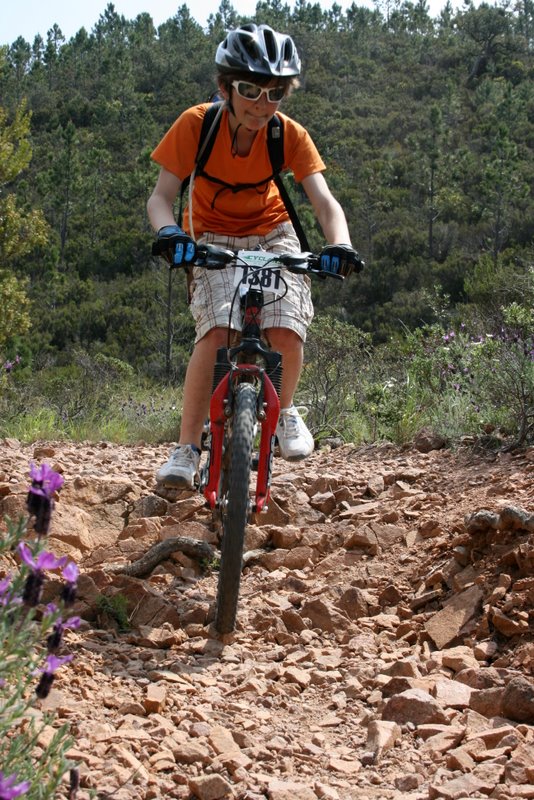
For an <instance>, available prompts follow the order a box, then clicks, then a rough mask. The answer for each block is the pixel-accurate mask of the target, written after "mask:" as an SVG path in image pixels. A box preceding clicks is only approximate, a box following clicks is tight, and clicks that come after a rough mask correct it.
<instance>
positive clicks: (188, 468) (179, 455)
mask: <svg viewBox="0 0 534 800" xmlns="http://www.w3.org/2000/svg"><path fill="white" fill-rule="evenodd" d="M199 463H200V453H199V452H198V451H197V450H196V449H195V448H194V447H192V445H190V444H179V445H178V447H176V449H175V450H173V451H172V452H171V454H170V457H169V460H168V461H167V463H166V464H164V465H163V466H162V467H161V469H159V470H158V471H157V472H156V480H157V482H158V483H162V484H163V485H164V486H167V487H168V488H171V489H172V488H174V487H176V486H183V487H190V488H193V486H194V485H195V478H196V477H197V475H198V466H199Z"/></svg>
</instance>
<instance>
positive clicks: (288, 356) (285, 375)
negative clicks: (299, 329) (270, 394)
mask: <svg viewBox="0 0 534 800" xmlns="http://www.w3.org/2000/svg"><path fill="white" fill-rule="evenodd" d="M266 334H267V338H268V340H269V342H270V344H271V347H272V348H273V350H276V351H277V352H278V353H281V354H282V367H283V369H282V390H281V392H280V406H281V408H289V406H291V405H292V404H293V395H294V394H295V392H296V390H297V385H298V382H299V378H300V373H301V370H302V363H303V354H304V345H303V342H302V339H301V338H300V336H299V335H298V333H295V331H292V330H290V329H289V328H269V330H267V331H266Z"/></svg>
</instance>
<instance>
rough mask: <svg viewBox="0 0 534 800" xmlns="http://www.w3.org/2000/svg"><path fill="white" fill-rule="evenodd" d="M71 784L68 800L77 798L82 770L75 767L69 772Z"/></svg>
mask: <svg viewBox="0 0 534 800" xmlns="http://www.w3.org/2000/svg"><path fill="white" fill-rule="evenodd" d="M69 777H70V786H69V797H68V800H75V798H76V796H77V793H78V789H79V788H80V771H79V770H78V769H76V767H74V768H73V769H71V771H70V773H69Z"/></svg>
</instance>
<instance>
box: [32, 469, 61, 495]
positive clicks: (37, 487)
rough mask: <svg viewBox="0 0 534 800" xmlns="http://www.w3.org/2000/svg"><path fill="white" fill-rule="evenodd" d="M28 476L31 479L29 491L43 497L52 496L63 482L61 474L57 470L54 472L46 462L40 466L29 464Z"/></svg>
mask: <svg viewBox="0 0 534 800" xmlns="http://www.w3.org/2000/svg"><path fill="white" fill-rule="evenodd" d="M30 478H31V479H32V485H31V487H30V492H33V493H34V494H39V495H42V496H45V497H52V495H53V494H54V492H56V491H57V490H58V489H61V487H62V486H63V483H64V478H63V476H62V475H60V474H59V472H54V470H53V469H52V468H51V467H49V466H48V464H41V466H40V467H36V466H35V464H30Z"/></svg>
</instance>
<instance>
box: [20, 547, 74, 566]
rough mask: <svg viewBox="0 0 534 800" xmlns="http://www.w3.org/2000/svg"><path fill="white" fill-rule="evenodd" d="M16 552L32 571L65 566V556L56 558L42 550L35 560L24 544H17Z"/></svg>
mask: <svg viewBox="0 0 534 800" xmlns="http://www.w3.org/2000/svg"><path fill="white" fill-rule="evenodd" d="M18 551H19V555H20V557H21V559H22V560H23V561H24V563H25V564H26V565H27V566H28V567H31V568H32V569H33V570H43V569H61V568H62V567H64V566H65V563H66V561H67V557H66V556H62V557H61V558H56V557H55V555H54V554H53V553H49V552H48V551H47V550H42V551H41V552H40V553H39V555H38V556H37V559H35V558H34V557H33V554H32V551H31V550H30V548H29V547H28V545H27V544H26V542H21V543H20V544H19V546H18Z"/></svg>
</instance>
